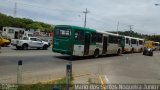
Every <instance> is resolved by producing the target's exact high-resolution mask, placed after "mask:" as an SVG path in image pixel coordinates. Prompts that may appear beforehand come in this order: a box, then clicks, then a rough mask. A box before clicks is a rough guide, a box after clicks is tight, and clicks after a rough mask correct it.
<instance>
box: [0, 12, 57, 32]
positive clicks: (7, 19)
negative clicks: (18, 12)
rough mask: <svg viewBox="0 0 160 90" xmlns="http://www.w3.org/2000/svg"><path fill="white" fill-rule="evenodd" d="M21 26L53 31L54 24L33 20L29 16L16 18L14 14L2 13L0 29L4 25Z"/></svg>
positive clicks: (0, 15)
mask: <svg viewBox="0 0 160 90" xmlns="http://www.w3.org/2000/svg"><path fill="white" fill-rule="evenodd" d="M4 26H10V27H19V28H26V29H40V30H41V31H46V32H51V31H52V30H53V28H54V25H50V24H46V23H43V22H38V21H33V20H32V19H28V18H14V17H12V16H7V15H5V14H2V13H0V30H2V27H4Z"/></svg>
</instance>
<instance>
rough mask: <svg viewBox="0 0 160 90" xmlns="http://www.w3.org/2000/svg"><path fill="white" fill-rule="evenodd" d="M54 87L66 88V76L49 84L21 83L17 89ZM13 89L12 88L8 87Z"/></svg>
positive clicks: (34, 89)
mask: <svg viewBox="0 0 160 90" xmlns="http://www.w3.org/2000/svg"><path fill="white" fill-rule="evenodd" d="M73 80H74V77H73V75H71V83H70V85H71V87H72V85H73ZM53 88H57V90H65V88H66V77H64V78H61V79H59V80H56V81H53V82H50V83H49V84H43V83H37V84H30V85H19V86H18V88H17V89H16V90H53ZM8 90H12V89H8Z"/></svg>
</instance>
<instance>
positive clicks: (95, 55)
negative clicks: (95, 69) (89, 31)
mask: <svg viewBox="0 0 160 90" xmlns="http://www.w3.org/2000/svg"><path fill="white" fill-rule="evenodd" d="M94 57H95V58H98V57H99V50H98V49H96V50H95V51H94Z"/></svg>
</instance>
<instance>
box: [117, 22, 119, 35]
mask: <svg viewBox="0 0 160 90" xmlns="http://www.w3.org/2000/svg"><path fill="white" fill-rule="evenodd" d="M118 28H119V21H118V23H117V34H118Z"/></svg>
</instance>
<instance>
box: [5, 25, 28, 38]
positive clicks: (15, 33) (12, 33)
mask: <svg viewBox="0 0 160 90" xmlns="http://www.w3.org/2000/svg"><path fill="white" fill-rule="evenodd" d="M24 32H25V29H24V28H16V27H3V29H2V35H3V36H5V37H7V38H10V39H19V38H21V37H22V35H23V34H24Z"/></svg>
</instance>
